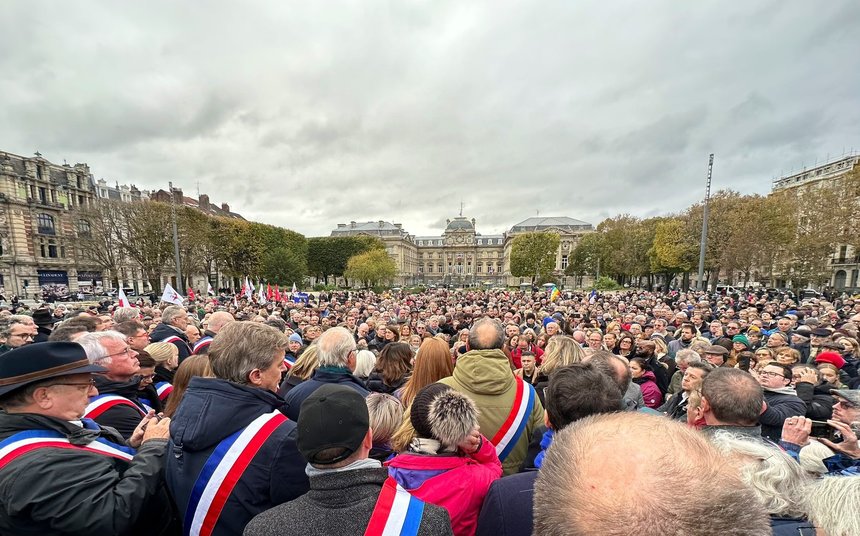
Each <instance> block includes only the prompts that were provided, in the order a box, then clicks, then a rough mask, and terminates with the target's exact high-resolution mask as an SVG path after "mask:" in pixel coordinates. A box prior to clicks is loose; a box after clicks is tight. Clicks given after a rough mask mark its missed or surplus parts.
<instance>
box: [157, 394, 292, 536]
mask: <svg viewBox="0 0 860 536" xmlns="http://www.w3.org/2000/svg"><path fill="white" fill-rule="evenodd" d="M283 404H284V401H283V399H282V398H280V397H279V396H277V395H276V394H275V393H272V392H270V391H266V390H265V389H259V388H254V387H248V386H245V385H239V384H235V383H232V382H228V381H226V380H221V379H217V378H199V377H198V378H192V379H191V382H190V383H189V384H188V390H187V391H186V392H185V396H184V397H183V398H182V403H181V404H180V405H179V409H178V410H177V411H176V414H174V416H173V420H172V422H171V423H170V442H169V444H168V453H169V455H168V458H167V469H166V475H167V486H168V488H170V492H171V495H172V496H173V498H174V500H175V501H176V504H177V506H178V507H179V511H180V512H183V513H184V512H186V509H187V508H188V503H189V499H190V497H191V492H192V489H193V487H194V484H195V482H196V481H197V477H198V475H199V474H200V471H201V469H202V468H203V466H204V464H205V463H206V461H207V460H208V459H209V456H210V455H211V454H212V451H214V450H215V447H217V446H218V445H219V444H220V443H221V441H222V440H224V439H225V438H227V437H229V436H231V435H232V434H234V433H235V432H237V431H239V430H241V429H244V428H245V427H246V426H248V424H250V423H251V421H253V420H254V419H256V418H257V417H259V416H261V415H263V414H265V413H271V412H272V411H273V410H276V409H280V408H281V407H283ZM305 465H306V464H305V460H304V458H302V456H301V454H299V451H298V448H297V446H296V425H295V423H293V422H290V421H285V422H283V423H281V424H280V425H279V426H278V427H277V428H275V430H274V431H273V432H272V433H271V435H270V436H269V437H268V438H267V439H266V441H265V443H263V444H262V445H261V446H260V448H259V450H258V451H257V453H256V454H255V455H254V457H253V458H252V459H251V462H250V464H249V465H248V467H247V468H246V469H245V471H244V473H242V476H241V478H240V479H239V481H238V482H237V483H236V486H235V487H234V488H233V491H232V492H231V493H230V496H229V498H228V499H227V502H226V504H225V505H224V508H223V510H222V512H221V516H220V518H219V520H218V523H217V524H216V525H215V529H214V531H213V532H212V534H213V536H226V535H228V534H229V535H233V534H242V530H243V529H244V528H245V525H246V524H247V523H248V521H250V520H251V518H252V517H254V516H255V515H257V514H259V513H260V512H262V511H264V510H268V509H269V508H272V507H273V506H275V505H277V504H281V503H283V502H286V501H291V500H293V499H295V498H296V497H298V496H300V495H301V494H303V493H305V492H306V491H307V490H308V477H307V475H305ZM183 523H185V521H184V520H183Z"/></svg>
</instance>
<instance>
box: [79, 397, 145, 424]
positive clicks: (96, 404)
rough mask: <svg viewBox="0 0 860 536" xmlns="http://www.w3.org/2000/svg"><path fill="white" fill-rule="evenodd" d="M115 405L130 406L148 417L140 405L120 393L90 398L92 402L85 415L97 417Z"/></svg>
mask: <svg viewBox="0 0 860 536" xmlns="http://www.w3.org/2000/svg"><path fill="white" fill-rule="evenodd" d="M114 406H128V407H131V408H134V409H136V410H137V411H138V412H140V416H141V417H146V411H144V410H143V408H141V407H140V406H138V405H137V404H135V403H134V402H132V401H131V400H129V399H128V398H126V397H124V396H119V395H98V396H94V397H91V398H90V403H89V404H88V405H87V408H86V409H85V410H84V417H86V418H88V419H96V418H98V416H99V415H101V414H102V413H104V412H105V411H107V410H109V409H111V408H112V407H114Z"/></svg>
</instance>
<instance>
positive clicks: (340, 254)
mask: <svg viewBox="0 0 860 536" xmlns="http://www.w3.org/2000/svg"><path fill="white" fill-rule="evenodd" d="M372 249H385V245H384V244H383V243H382V240H380V239H378V238H376V237H374V236H323V237H317V238H310V239H308V273H309V274H310V275H312V276H314V277H316V278H317V279H322V280H324V281H325V284H326V285H328V278H329V277H330V276H334V277H341V276H343V275H344V272H345V271H346V265H347V262H348V261H349V259H350V258H351V257H353V256H355V255H358V254H359V253H364V252H365V251H370V250H372Z"/></svg>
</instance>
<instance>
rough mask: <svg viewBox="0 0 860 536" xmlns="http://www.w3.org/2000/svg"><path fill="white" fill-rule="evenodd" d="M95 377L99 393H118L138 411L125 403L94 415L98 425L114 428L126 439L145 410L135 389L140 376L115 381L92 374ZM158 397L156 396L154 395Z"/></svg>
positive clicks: (139, 394) (139, 392)
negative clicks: (124, 380) (137, 408)
mask: <svg viewBox="0 0 860 536" xmlns="http://www.w3.org/2000/svg"><path fill="white" fill-rule="evenodd" d="M94 377H95V379H96V389H98V390H99V395H118V396H121V397H123V398H127V399H129V400H131V401H132V402H133V403H134V404H135V405H136V406H138V407H139V408H140V411H137V410H135V409H134V408H132V407H129V406H127V405H116V406H113V407H112V408H110V409H108V410H106V411H105V412H104V413H102V414H101V415H99V416H97V417H95V419H93V420H95V421H96V422H97V423H99V425H100V426H109V427H111V428H114V429H116V431H117V432H119V433H120V435H121V436H122V437H123V439H128V438H130V437H131V434H132V433H134V429H135V428H137V425H138V424H140V421H141V419H143V415H141V412H143V413H144V414H145V413H146V410H145V409H144V407H143V404H142V403H141V401H140V396H141V391H139V390H138V389H137V386H138V384H139V383H140V377H139V376H135V377H134V378H132V379H131V380H130V381H127V382H115V381H112V380H109V379H107V378H105V377H104V376H94ZM156 398H158V397H156ZM91 400H92V399H91Z"/></svg>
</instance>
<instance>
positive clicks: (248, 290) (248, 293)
mask: <svg viewBox="0 0 860 536" xmlns="http://www.w3.org/2000/svg"><path fill="white" fill-rule="evenodd" d="M253 295H254V285H252V284H251V281H250V280H249V279H248V276H245V297H246V298H248V299H249V300H250V299H251V297H252V296H253Z"/></svg>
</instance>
